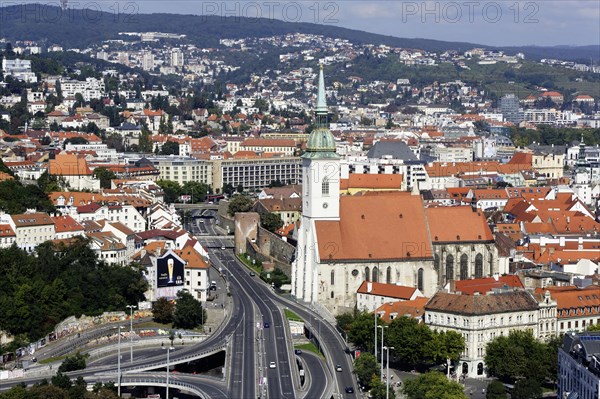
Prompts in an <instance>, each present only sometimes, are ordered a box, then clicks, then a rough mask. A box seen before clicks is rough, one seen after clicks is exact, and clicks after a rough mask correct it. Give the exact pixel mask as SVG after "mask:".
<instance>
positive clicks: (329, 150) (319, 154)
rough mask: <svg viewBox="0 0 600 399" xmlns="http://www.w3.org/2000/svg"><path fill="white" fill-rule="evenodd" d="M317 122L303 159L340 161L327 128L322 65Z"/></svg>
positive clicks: (316, 111)
mask: <svg viewBox="0 0 600 399" xmlns="http://www.w3.org/2000/svg"><path fill="white" fill-rule="evenodd" d="M315 120H316V123H315V126H316V127H315V128H314V129H313V131H312V132H311V133H310V136H308V142H307V143H306V152H305V153H304V154H303V155H302V158H318V159H323V158H329V159H339V156H338V155H337V154H336V153H335V139H334V138H333V134H331V132H330V131H329V128H328V127H327V102H326V100H325V78H324V77H323V65H322V64H321V69H320V71H319V90H318V92H317V107H316V109H315Z"/></svg>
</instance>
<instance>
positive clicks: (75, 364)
mask: <svg viewBox="0 0 600 399" xmlns="http://www.w3.org/2000/svg"><path fill="white" fill-rule="evenodd" d="M88 357H89V355H87V354H85V355H84V354H82V353H80V352H77V353H76V354H74V355H73V356H67V357H66V358H65V360H63V362H62V363H61V365H60V367H59V368H58V371H59V372H63V373H66V372H69V371H75V370H83V369H85V367H86V359H87V358H88Z"/></svg>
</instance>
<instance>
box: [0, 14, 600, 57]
mask: <svg viewBox="0 0 600 399" xmlns="http://www.w3.org/2000/svg"><path fill="white" fill-rule="evenodd" d="M94 4H103V5H107V4H108V3H94ZM111 4H112V3H111ZM115 4H117V3H115ZM106 7H108V5H107V6H106ZM106 7H105V8H106ZM106 11H111V10H109V9H108V8H106ZM0 21H2V23H1V25H0V37H4V38H6V39H9V40H13V41H14V40H33V41H37V42H41V43H43V44H45V45H51V44H59V45H62V46H64V47H66V48H71V47H75V48H83V47H85V46H87V45H89V44H91V43H98V42H100V41H102V40H107V39H115V38H117V37H118V33H119V32H133V31H136V32H167V33H178V34H184V35H187V37H188V39H190V40H191V41H192V42H193V43H195V44H197V45H199V46H203V47H212V46H216V45H218V43H219V39H220V38H240V37H265V36H273V35H282V34H287V33H295V32H300V33H309V34H316V35H324V36H329V37H335V38H341V39H348V40H351V41H352V42H354V43H363V44H364V43H372V44H387V45H391V46H394V47H404V48H417V49H423V50H426V51H436V52H440V51H445V50H450V49H454V50H459V51H464V50H467V49H470V48H473V47H484V48H495V49H503V48H502V47H492V46H485V45H482V44H473V43H462V42H444V41H439V40H430V39H405V38H397V37H392V36H384V35H378V34H374V33H367V32H362V31H358V30H352V29H346V28H341V27H337V26H332V25H318V24H310V23H293V22H284V21H280V20H276V19H266V18H262V19H256V18H241V17H240V18H222V17H220V16H194V15H178V14H138V13H137V12H136V11H135V10H133V9H132V10H127V9H123V10H119V12H112V11H111V12H101V11H97V9H91V8H87V9H84V10H81V9H68V10H62V9H61V8H59V7H53V6H50V5H42V4H28V5H27V6H24V5H15V6H7V7H2V8H0ZM505 49H506V50H507V51H510V53H515V52H519V51H523V52H525V53H526V54H527V55H528V57H529V58H532V59H540V58H560V59H564V60H585V61H586V62H589V61H590V59H594V60H598V59H600V46H581V47H564V46H563V47H532V46H526V47H505Z"/></svg>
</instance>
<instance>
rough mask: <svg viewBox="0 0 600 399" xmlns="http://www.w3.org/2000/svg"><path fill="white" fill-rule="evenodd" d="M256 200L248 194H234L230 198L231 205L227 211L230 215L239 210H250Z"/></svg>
mask: <svg viewBox="0 0 600 399" xmlns="http://www.w3.org/2000/svg"><path fill="white" fill-rule="evenodd" d="M253 204H254V201H253V200H252V198H250V197H248V196H246V195H241V194H238V195H234V196H233V197H231V199H230V200H229V207H228V208H227V213H229V215H230V216H234V215H235V214H236V213H238V212H249V211H250V210H251V209H252V205H253Z"/></svg>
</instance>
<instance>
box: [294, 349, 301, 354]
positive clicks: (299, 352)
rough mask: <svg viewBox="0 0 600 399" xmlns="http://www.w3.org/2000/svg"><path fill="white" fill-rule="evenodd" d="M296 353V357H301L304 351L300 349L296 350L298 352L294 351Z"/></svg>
mask: <svg viewBox="0 0 600 399" xmlns="http://www.w3.org/2000/svg"><path fill="white" fill-rule="evenodd" d="M294 353H295V354H296V355H301V354H302V350H300V349H296V350H294Z"/></svg>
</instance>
